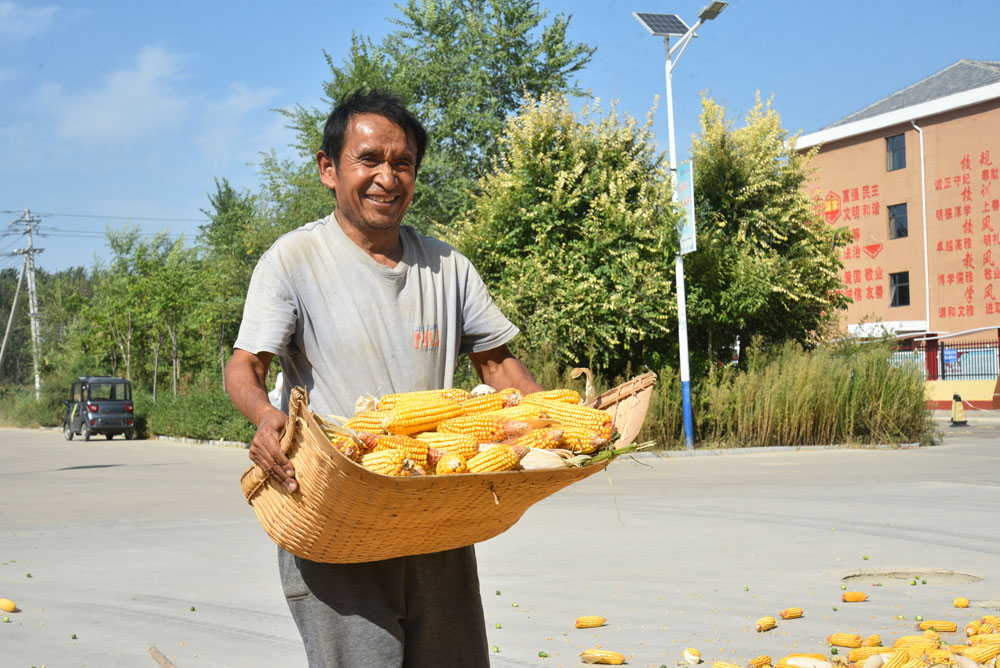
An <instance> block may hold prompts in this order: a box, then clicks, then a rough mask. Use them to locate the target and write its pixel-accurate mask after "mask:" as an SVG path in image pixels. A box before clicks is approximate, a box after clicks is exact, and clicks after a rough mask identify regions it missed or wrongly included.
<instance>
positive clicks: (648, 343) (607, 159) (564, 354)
mask: <svg viewBox="0 0 1000 668" xmlns="http://www.w3.org/2000/svg"><path fill="white" fill-rule="evenodd" d="M601 114H602V112H601V110H600V108H599V107H597V106H596V105H595V106H594V107H589V106H588V107H587V108H585V109H584V110H583V111H582V114H581V118H580V119H579V120H578V119H577V118H576V116H575V115H574V114H573V112H572V111H571V110H570V108H569V103H568V101H567V99H566V97H565V96H562V95H544V96H542V97H541V98H540V99H538V100H537V101H536V100H534V99H529V100H528V101H527V102H526V103H525V105H524V107H522V109H521V113H520V115H519V116H517V117H514V118H512V119H510V121H509V122H508V124H507V128H506V133H505V134H504V136H503V137H502V138H501V140H500V142H499V145H500V154H499V156H498V158H497V160H496V163H495V168H494V171H493V173H491V174H489V175H488V176H486V177H485V178H484V179H483V180H482V182H481V184H480V187H481V191H482V194H481V195H478V196H477V197H475V198H474V200H473V204H472V207H471V209H469V210H468V211H467V212H466V213H465V214H464V215H463V216H462V217H461V218H460V219H459V221H457V222H456V226H455V227H456V230H457V238H456V244H457V246H458V248H459V250H461V251H462V252H463V253H464V254H466V255H467V256H468V257H469V258H470V259H471V260H472V261H473V263H474V264H475V265H476V267H477V268H478V270H479V272H480V274H481V275H482V276H483V279H484V280H485V281H486V283H487V285H488V286H489V287H490V290H491V291H492V293H493V295H494V298H495V299H496V301H497V304H498V305H499V306H500V308H501V309H502V310H503V311H504V313H506V314H507V316H508V317H510V318H511V319H512V320H513V321H514V322H516V323H517V324H518V325H519V326H520V327H521V329H522V333H523V335H522V337H519V339H518V345H519V348H520V349H526V350H534V351H535V352H539V351H542V350H547V351H549V353H550V354H551V355H552V356H553V357H554V358H556V359H558V361H559V362H560V363H562V364H566V365H575V364H579V363H585V364H587V365H594V366H595V367H596V368H598V369H600V370H601V371H602V372H603V373H605V374H607V375H610V376H614V375H617V374H621V373H623V372H624V371H625V370H626V369H627V368H628V367H629V366H631V367H632V368H637V367H641V366H643V365H647V366H651V367H653V368H660V366H661V365H662V364H663V363H664V362H665V361H666V360H667V359H668V356H669V355H672V352H673V351H676V343H675V342H674V339H673V335H674V333H675V327H674V323H675V317H676V300H675V299H674V296H673V289H672V286H673V262H671V261H670V260H671V258H672V257H673V253H674V250H675V249H676V234H675V232H674V226H675V221H676V218H677V212H676V210H675V208H674V207H673V205H672V204H671V201H670V189H669V185H668V181H667V168H666V165H665V163H664V160H663V156H662V155H659V154H657V153H656V152H655V149H654V147H653V136H652V131H651V122H650V121H649V120H647V122H646V123H645V124H644V125H639V124H638V123H636V121H634V120H633V119H630V118H627V117H626V118H624V119H623V118H621V117H619V115H618V114H617V113H616V112H615V111H614V110H612V112H611V113H610V114H609V115H607V116H605V117H603V118H602V117H601ZM669 359H672V357H669Z"/></svg>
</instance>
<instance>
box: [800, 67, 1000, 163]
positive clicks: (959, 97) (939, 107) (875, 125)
mask: <svg viewBox="0 0 1000 668" xmlns="http://www.w3.org/2000/svg"><path fill="white" fill-rule="evenodd" d="M995 98H1000V83H993V84H988V85H986V86H980V87H979V88H973V89H972V90H967V91H963V92H961V93H955V94H954V95H948V96H946V97H941V98H938V99H936V100H930V101H929V102H922V103H920V104H915V105H913V106H910V107H904V108H903V109H897V110H895V111H890V112H888V113H885V114H880V115H878V116H872V117H870V118H865V119H862V120H859V121H854V122H853V123H845V124H844V125H836V126H833V127H829V128H826V129H824V130H819V131H817V132H811V133H809V134H806V135H802V136H801V137H799V138H798V141H796V142H795V150H797V151H802V150H805V149H809V148H812V147H813V146H816V145H818V144H826V143H829V142H832V141H837V140H839V139H846V138H848V137H854V136H857V135H861V134H865V133H866V132H872V131H874V130H881V129H882V128H887V127H891V126H893V125H899V124H900V123H908V122H910V121H915V120H918V119H921V118H926V117H928V116H935V115H937V114H941V113H944V112H946V111H952V110H954V109H961V108H962V107H969V106H972V105H974V104H978V103H980V102H986V101H989V100H992V99H995Z"/></svg>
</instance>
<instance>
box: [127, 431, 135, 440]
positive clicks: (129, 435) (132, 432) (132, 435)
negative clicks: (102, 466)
mask: <svg viewBox="0 0 1000 668" xmlns="http://www.w3.org/2000/svg"><path fill="white" fill-rule="evenodd" d="M125 438H126V439H127V440H129V441H131V440H132V439H133V438H135V429H126V430H125Z"/></svg>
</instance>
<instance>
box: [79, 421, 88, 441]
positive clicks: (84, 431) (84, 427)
mask: <svg viewBox="0 0 1000 668" xmlns="http://www.w3.org/2000/svg"><path fill="white" fill-rule="evenodd" d="M80 433H81V434H83V440H85V441H89V440H90V425H89V424H87V423H86V422H84V423H83V431H81V432H80Z"/></svg>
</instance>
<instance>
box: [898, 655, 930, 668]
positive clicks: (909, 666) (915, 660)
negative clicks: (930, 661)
mask: <svg viewBox="0 0 1000 668" xmlns="http://www.w3.org/2000/svg"><path fill="white" fill-rule="evenodd" d="M903 668H927V664H926V663H925V662H924V659H923V657H922V656H916V657H910V659H909V660H908V661H907V662H906V663H904V664H903Z"/></svg>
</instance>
